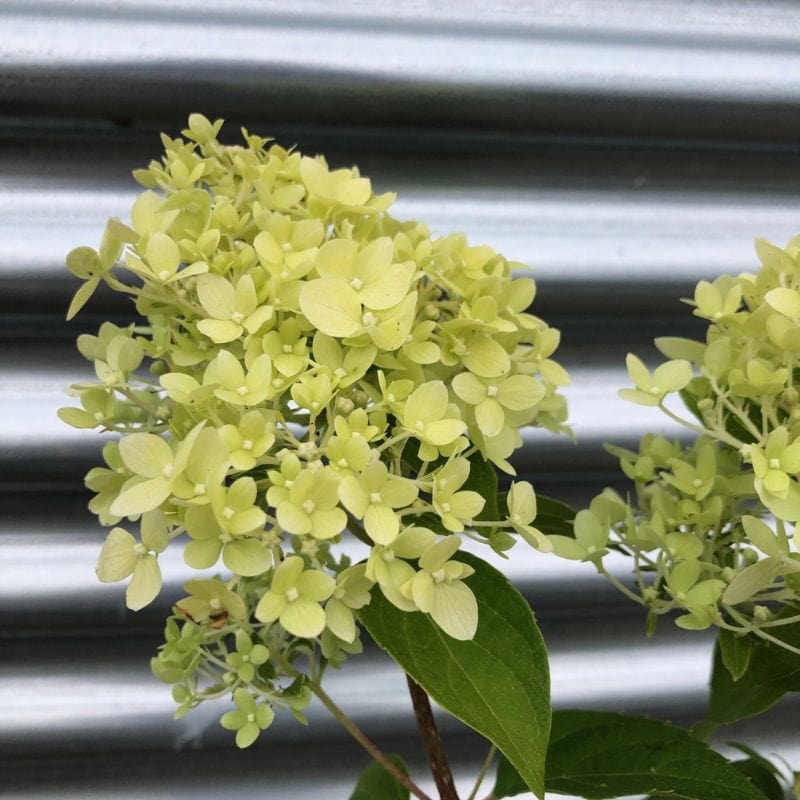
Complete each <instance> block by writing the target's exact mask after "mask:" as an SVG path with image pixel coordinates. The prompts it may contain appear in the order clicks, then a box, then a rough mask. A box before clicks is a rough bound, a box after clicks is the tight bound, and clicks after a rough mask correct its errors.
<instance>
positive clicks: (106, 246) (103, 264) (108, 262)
mask: <svg viewBox="0 0 800 800" xmlns="http://www.w3.org/2000/svg"><path fill="white" fill-rule="evenodd" d="M135 240H136V233H135V231H132V230H131V229H130V228H128V226H127V225H123V224H122V223H121V222H120V221H119V220H118V219H110V220H109V221H108V224H107V225H106V229H105V232H104V234H103V240H102V242H101V243H100V250H99V252H98V251H95V250H94V249H92V248H91V247H76V248H75V249H74V250H71V251H70V252H69V254H68V255H67V269H68V270H69V271H70V272H71V273H72V274H73V275H74V276H75V277H76V278H80V279H81V280H82V281H84V283H83V284H82V285H81V286H80V287H79V288H78V290H77V291H76V292H75V296H74V297H73V298H72V302H71V303H70V304H69V310H68V311H67V319H68V320H70V319H72V318H73V317H74V316H75V315H76V314H77V313H78V312H79V311H80V310H81V309H82V308H83V307H84V306H85V305H86V303H87V302H89V299H90V298H91V296H92V295H93V294H94V292H95V290H96V289H97V287H98V286H99V285H100V281H102V280H103V279H104V278H105V276H106V275H108V273H109V272H110V271H111V268H112V267H113V266H114V264H115V263H116V261H117V259H118V258H119V256H120V254H121V253H122V248H123V246H124V244H125V243H126V242H134V241H135Z"/></svg>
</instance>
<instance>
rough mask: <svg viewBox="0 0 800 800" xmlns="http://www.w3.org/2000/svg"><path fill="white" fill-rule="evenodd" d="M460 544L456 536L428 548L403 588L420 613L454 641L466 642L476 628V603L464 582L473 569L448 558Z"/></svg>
mask: <svg viewBox="0 0 800 800" xmlns="http://www.w3.org/2000/svg"><path fill="white" fill-rule="evenodd" d="M460 545H461V540H460V539H459V538H458V536H448V537H446V538H445V539H442V540H440V541H438V542H437V543H436V544H433V545H431V546H430V547H429V548H427V549H426V550H425V552H424V553H423V554H422V555H421V556H420V559H419V566H420V570H419V572H417V574H416V575H415V576H414V577H413V578H412V579H411V581H409V582H408V583H406V584H405V585H404V586H403V589H402V591H403V594H405V595H406V596H407V597H411V598H412V599H413V600H414V603H415V605H416V606H417V608H418V609H419V610H420V611H423V612H424V613H426V614H430V615H431V618H432V619H433V621H434V622H435V623H436V624H437V625H438V626H439V627H440V628H441V629H442V630H443V631H444V632H445V633H447V634H448V635H450V636H452V637H453V638H454V639H459V640H461V641H466V640H468V639H471V638H472V637H473V636H474V635H475V630H476V628H477V627H478V603H477V601H476V600H475V595H474V594H473V593H472V590H471V589H470V588H469V587H468V586H467V585H466V584H465V583H464V582H463V581H464V579H465V578H468V577H469V576H470V575H472V574H473V573H474V572H475V570H474V569H472V567H470V566H469V565H468V564H462V563H461V562H460V561H451V560H450V559H451V557H452V556H453V555H455V553H456V551H457V550H458V548H459V547H460Z"/></svg>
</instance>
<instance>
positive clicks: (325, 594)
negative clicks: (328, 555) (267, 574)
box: [255, 556, 336, 639]
mask: <svg viewBox="0 0 800 800" xmlns="http://www.w3.org/2000/svg"><path fill="white" fill-rule="evenodd" d="M304 563H305V562H304V561H303V559H302V558H300V557H299V556H289V557H288V558H287V559H286V560H285V561H283V562H282V563H281V564H280V565H279V566H278V567H277V568H276V570H275V573H274V574H273V576H272V585H271V588H270V589H269V591H268V592H267V593H266V594H265V595H264V596H263V597H262V598H261V600H260V601H259V603H258V605H257V606H256V609H255V615H256V618H257V619H258V620H260V621H261V622H275V620H278V621H279V622H280V624H281V625H282V626H283V627H284V628H285V629H286V630H287V631H288V632H289V633H293V634H294V635H295V636H300V637H302V638H306V639H310V638H313V637H315V636H319V635H320V633H322V630H323V628H324V627H325V612H324V611H323V610H322V606H321V605H320V603H322V602H323V601H325V600H327V599H328V598H329V597H330V596H331V595H332V594H333V592H334V589H335V588H336V582H335V581H334V579H333V578H331V577H330V576H329V575H326V574H325V573H324V572H321V571H320V570H315V569H305V568H304Z"/></svg>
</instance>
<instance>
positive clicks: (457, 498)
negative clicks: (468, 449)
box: [433, 458, 486, 533]
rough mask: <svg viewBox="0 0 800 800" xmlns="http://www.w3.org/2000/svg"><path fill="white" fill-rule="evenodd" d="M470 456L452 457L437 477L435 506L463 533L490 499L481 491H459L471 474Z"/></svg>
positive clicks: (446, 522) (444, 522)
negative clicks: (468, 458) (484, 496)
mask: <svg viewBox="0 0 800 800" xmlns="http://www.w3.org/2000/svg"><path fill="white" fill-rule="evenodd" d="M469 472H470V466H469V461H467V459H466V458H455V459H452V460H451V461H448V462H447V463H446V464H445V465H444V466H443V467H442V468H441V469H440V470H438V471H437V472H436V474H435V475H434V478H433V508H434V510H435V511H436V513H437V514H438V515H439V517H440V518H441V520H442V525H444V527H445V528H447V530H449V531H453V532H455V533H460V532H461V531H463V530H464V527H465V526H466V525H469V524H470V523H471V522H472V520H473V519H474V518H475V517H477V516H478V514H480V513H481V511H482V510H483V507H484V505H485V504H486V500H485V499H484V498H483V497H481V496H480V495H479V494H478V493H477V492H473V491H459V489H461V487H462V486H463V485H464V484H465V483H466V482H467V478H469Z"/></svg>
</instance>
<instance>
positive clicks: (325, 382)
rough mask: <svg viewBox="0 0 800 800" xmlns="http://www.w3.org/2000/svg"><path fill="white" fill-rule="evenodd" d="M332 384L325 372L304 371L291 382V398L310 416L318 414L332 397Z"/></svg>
mask: <svg viewBox="0 0 800 800" xmlns="http://www.w3.org/2000/svg"><path fill="white" fill-rule="evenodd" d="M333 391H334V384H333V381H331V376H330V374H328V373H327V372H319V373H317V374H316V375H311V374H309V373H306V374H305V375H303V376H302V377H300V378H298V380H297V381H296V382H295V383H293V384H292V391H291V394H292V400H294V401H295V403H297V405H298V406H300V408H305V409H306V410H307V411H308V412H309V413H310V414H311V417H312V418H313V417H316V416H318V415H319V414H320V413H321V412H322V411H324V410H325V407H326V406H327V405H328V403H330V401H331V398H332V397H333Z"/></svg>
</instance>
